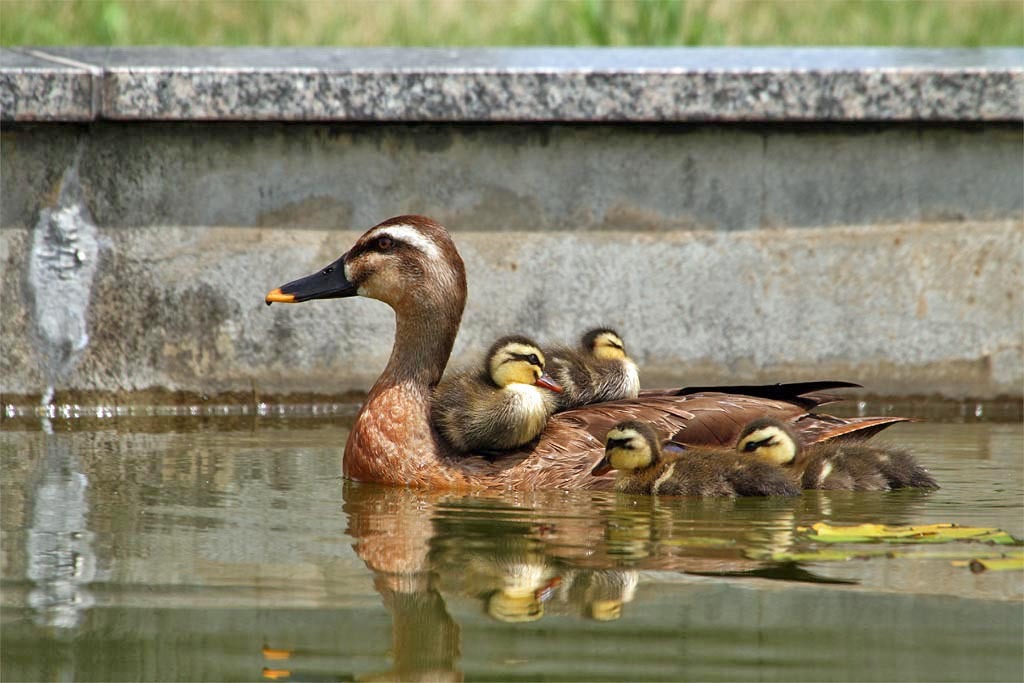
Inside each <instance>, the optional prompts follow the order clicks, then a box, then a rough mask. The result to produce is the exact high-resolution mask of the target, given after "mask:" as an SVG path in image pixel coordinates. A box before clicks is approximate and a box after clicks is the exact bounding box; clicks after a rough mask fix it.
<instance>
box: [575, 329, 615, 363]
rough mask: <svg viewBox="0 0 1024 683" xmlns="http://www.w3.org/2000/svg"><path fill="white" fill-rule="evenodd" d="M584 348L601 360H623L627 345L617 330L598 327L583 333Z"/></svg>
mask: <svg viewBox="0 0 1024 683" xmlns="http://www.w3.org/2000/svg"><path fill="white" fill-rule="evenodd" d="M582 343H583V348H585V349H587V351H589V352H590V353H591V354H592V355H593V356H594V357H595V358H598V359H600V360H622V359H624V358H625V357H626V345H625V344H624V343H623V341H622V337H620V336H619V335H618V333H617V332H616V331H615V330H609V329H597V330H591V331H590V332H587V333H586V334H585V335H583V342H582Z"/></svg>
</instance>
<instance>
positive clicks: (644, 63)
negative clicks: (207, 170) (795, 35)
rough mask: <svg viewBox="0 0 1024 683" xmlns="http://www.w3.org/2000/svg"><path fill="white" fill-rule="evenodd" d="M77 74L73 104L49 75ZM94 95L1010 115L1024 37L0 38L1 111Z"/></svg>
mask: <svg viewBox="0 0 1024 683" xmlns="http://www.w3.org/2000/svg"><path fill="white" fill-rule="evenodd" d="M27 59H28V60H31V63H28V64H26V63H24V62H25V60H27ZM37 60H42V61H43V62H44V64H39V63H37ZM46 62H48V63H50V64H51V65H52V69H51V70H49V71H48V70H47V69H46V68H45V66H46V65H45V63H46ZM90 75H92V76H94V78H90ZM71 78H74V79H75V80H74V81H73V82H74V83H75V90H74V92H75V93H85V94H87V95H88V97H85V98H84V99H83V98H82V97H76V98H73V105H72V103H69V102H67V101H65V100H64V99H60V98H56V99H55V98H54V97H53V96H52V89H50V88H49V87H48V86H49V85H50V82H51V81H54V80H55V79H59V80H61V81H62V82H70V81H69V80H68V79H71ZM69 92H70V91H69ZM83 102H89V103H90V104H91V108H90V110H89V114H90V116H89V117H88V118H92V119H119V120H143V121H149V120H154V119H160V120H215V121H222V120H248V121H252V120H264V121H267V120H269V121H418V122H422V121H448V122H455V121H497V122H508V121H586V122H609V121H630V122H649V121H781V122H792V121H815V122H822V121H890V122H891V121H915V122H918V121H961V122H963V121H1006V120H1020V119H1022V118H1024V50H1021V49H1015V48H987V49H970V50H928V49H907V48H802V49H794V48H612V49H608V48H595V49H585V48H584V49H580V48H460V49H430V48H422V49H391V48H292V49H288V48H284V49H282V48H206V49H194V48H188V49H185V48H153V47H149V48H38V49H35V50H31V49H27V48H18V49H17V50H2V51H0V104H2V111H0V118H2V120H5V121H32V120H53V119H60V118H62V117H64V120H82V119H83V118H86V117H85V116H83V113H82V103H83Z"/></svg>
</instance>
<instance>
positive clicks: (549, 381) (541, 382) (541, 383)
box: [534, 372, 562, 394]
mask: <svg viewBox="0 0 1024 683" xmlns="http://www.w3.org/2000/svg"><path fill="white" fill-rule="evenodd" d="M534 384H536V385H537V386H538V387H544V388H545V389H550V390H551V391H553V392H555V393H556V394H560V393H562V385H560V384H559V383H558V382H556V381H555V380H554V379H553V378H552V377H551V375H549V374H548V373H546V372H545V373H544V374H543V375H541V376H540V377H538V378H537V381H536V382H534Z"/></svg>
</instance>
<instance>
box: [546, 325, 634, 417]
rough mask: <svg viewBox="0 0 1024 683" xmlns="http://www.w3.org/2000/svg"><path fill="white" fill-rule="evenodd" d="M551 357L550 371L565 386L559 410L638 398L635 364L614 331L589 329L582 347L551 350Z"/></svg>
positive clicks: (562, 347) (549, 355)
mask: <svg viewBox="0 0 1024 683" xmlns="http://www.w3.org/2000/svg"><path fill="white" fill-rule="evenodd" d="M548 357H549V363H548V370H549V371H550V372H551V376H552V377H554V378H555V381H556V382H558V384H559V385H560V386H561V387H562V393H561V394H559V395H558V396H557V397H556V399H555V400H556V402H557V405H558V409H559V410H566V409H568V408H576V407H579V406H584V405H588V404H590V403H601V402H604V401H618V400H620V399H626V398H636V397H637V394H638V393H639V392H640V375H639V373H638V372H637V367H636V363H634V362H633V360H632V359H631V358H630V357H629V356H628V355H626V346H625V344H624V343H623V341H622V337H620V336H619V334H618V333H617V332H616V331H615V330H611V329H608V328H604V327H599V328H596V329H593V330H590V331H588V332H586V333H585V334H584V335H583V337H582V338H581V339H580V344H579V347H577V348H569V347H567V346H555V347H551V348H550V349H549V350H548Z"/></svg>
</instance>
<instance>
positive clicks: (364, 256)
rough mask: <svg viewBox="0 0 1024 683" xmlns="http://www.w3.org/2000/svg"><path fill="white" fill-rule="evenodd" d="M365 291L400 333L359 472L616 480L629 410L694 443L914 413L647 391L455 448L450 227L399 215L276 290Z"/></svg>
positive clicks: (410, 480)
mask: <svg viewBox="0 0 1024 683" xmlns="http://www.w3.org/2000/svg"><path fill="white" fill-rule="evenodd" d="M351 296H364V297H369V298H371V299H377V300H379V301H383V302H384V303H386V304H388V305H389V306H391V308H392V309H393V310H394V311H395V318H396V329H395V343H394V346H393V348H392V350H391V357H390V359H389V360H388V364H387V366H386V367H385V368H384V371H383V372H382V373H381V375H380V377H379V378H377V382H376V383H375V384H374V385H373V388H372V389H370V393H369V395H368V396H367V398H366V402H365V403H363V406H362V408H361V409H360V411H359V413H358V415H357V416H356V419H355V423H354V424H353V425H352V431H351V433H350V434H349V438H348V441H347V442H346V444H345V454H344V458H343V461H342V462H343V471H344V473H345V475H346V476H347V477H349V478H351V479H354V480H358V481H369V482H380V483H386V484H397V485H405V486H422V487H431V488H449V489H488V488H513V489H522V490H533V489H550V488H567V489H577V488H598V489H611V487H612V483H613V479H612V478H611V477H609V476H605V477H594V476H591V474H590V472H591V470H592V469H593V468H594V465H596V464H597V462H598V461H599V460H600V459H601V458H602V456H603V454H604V436H605V434H607V433H608V430H609V429H611V428H612V427H613V426H614V425H616V424H617V423H619V422H622V421H624V420H642V421H644V422H647V423H649V424H650V425H651V426H652V427H653V428H654V429H657V430H658V431H659V432H661V433H663V434H671V435H672V437H671V440H672V441H675V442H677V443H679V444H682V445H689V446H706V445H715V446H722V445H729V446H731V445H732V444H734V443H735V442H736V437H737V436H738V434H739V431H740V429H742V427H743V426H744V425H746V424H747V423H749V422H750V421H751V420H753V419H755V418H758V417H761V416H771V417H775V418H777V419H779V420H782V421H784V422H786V423H787V424H790V425H792V426H793V428H794V429H795V430H796V432H797V433H798V434H799V435H800V437H801V439H802V440H803V441H805V442H807V443H813V442H817V441H822V440H827V439H831V438H837V437H841V436H844V435H846V434H850V433H853V432H860V433H861V435H864V434H865V433H873V432H874V431H877V430H879V429H881V428H883V427H885V426H887V425H888V424H891V423H893V422H900V421H902V420H903V419H904V418H892V417H885V418H849V419H840V418H834V417H830V416H828V415H815V414H812V413H808V412H807V411H808V410H809V409H810V408H813V407H815V406H818V405H821V404H823V403H827V402H830V401H833V400H835V398H834V397H832V396H830V395H826V394H821V393H819V392H820V391H821V390H823V389H826V388H832V387H841V386H856V385H851V384H849V383H846V382H822V383H804V384H797V385H774V386H768V387H732V388H731V389H733V391H731V392H723V391H721V390H720V389H715V388H705V389H701V390H699V391H698V390H687V389H681V390H665V391H646V392H641V395H640V397H639V398H637V399H633V400H623V401H614V402H610V403H600V404H594V405H588V406H583V407H580V408H576V409H573V410H568V411H565V412H563V413H558V414H556V415H555V416H553V417H552V418H551V419H550V420H549V421H548V424H547V427H546V428H545V429H544V432H543V433H542V434H541V436H540V438H539V439H538V440H537V441H536V442H535V443H534V444H532V445H531V446H529V447H527V448H526V449H523V450H519V451H513V452H509V453H507V454H503V455H501V456H499V457H497V458H493V459H491V460H488V459H487V458H484V457H476V456H469V457H466V456H460V455H458V454H456V453H453V452H451V451H450V450H449V447H448V446H447V445H446V444H445V442H444V440H443V438H442V437H441V436H440V434H439V433H438V432H437V430H436V429H435V427H434V425H433V424H432V423H431V420H430V408H431V406H430V401H431V392H432V390H433V388H434V387H435V386H436V385H437V383H438V382H439V381H440V380H441V375H442V374H443V373H444V369H445V365H446V364H447V363H448V357H449V356H450V355H451V351H452V346H453V345H454V343H455V335H456V334H457V333H458V331H459V324H460V322H461V321H462V311H463V308H464V306H465V303H466V272H465V268H464V266H463V263H462V258H461V257H460V256H459V252H458V250H456V248H455V245H454V243H453V242H452V239H451V236H450V235H449V234H448V231H447V230H445V229H444V228H443V227H442V226H441V225H440V224H438V223H436V222H434V221H433V220H431V219H429V218H425V217H423V216H397V217H395V218H390V219H388V220H386V221H384V222H383V223H380V224H378V225H376V226H374V227H372V228H370V229H369V230H367V231H366V232H365V233H364V234H363V235H362V236H361V237H360V238H359V239H358V240H357V241H356V243H355V245H354V246H353V247H352V248H351V249H349V250H348V251H347V252H346V253H344V254H342V256H341V257H340V258H339V259H338V260H336V261H335V262H334V263H332V264H330V265H328V266H327V267H326V268H323V269H322V270H320V271H318V272H316V273H313V274H312V275H309V276H307V277H303V278H300V279H298V280H294V281H292V282H289V283H287V284H285V285H282V286H281V287H279V288H277V289H275V290H273V291H271V292H270V293H269V294H267V296H266V303H267V304H268V305H269V304H271V303H274V302H281V303H299V302H302V301H309V300H312V299H335V298H342V297H351Z"/></svg>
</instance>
